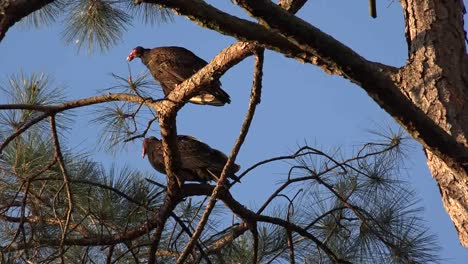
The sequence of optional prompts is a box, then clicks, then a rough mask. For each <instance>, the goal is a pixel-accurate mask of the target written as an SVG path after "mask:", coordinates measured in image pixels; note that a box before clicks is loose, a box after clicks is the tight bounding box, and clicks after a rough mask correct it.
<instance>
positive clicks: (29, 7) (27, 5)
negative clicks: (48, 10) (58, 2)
mask: <svg viewBox="0 0 468 264" xmlns="http://www.w3.org/2000/svg"><path fill="white" fill-rule="evenodd" d="M52 2H54V0H3V1H2V2H0V42H1V41H2V40H3V38H4V37H5V34H6V32H7V31H8V29H9V28H10V27H12V26H13V25H14V24H15V23H16V22H18V21H20V20H21V19H22V18H23V17H25V16H27V15H29V14H31V13H33V12H35V11H37V10H39V9H41V8H43V7H44V6H45V5H47V4H50V3H52Z"/></svg>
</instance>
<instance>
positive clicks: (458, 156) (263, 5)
mask: <svg viewBox="0 0 468 264" xmlns="http://www.w3.org/2000/svg"><path fill="white" fill-rule="evenodd" d="M234 2H236V3H237V4H238V5H240V6H241V7H243V8H244V9H245V10H247V12H248V13H249V14H251V15H252V16H254V17H255V18H257V19H258V20H259V21H261V22H262V23H264V24H266V25H267V26H268V27H270V28H272V29H275V30H278V31H279V32H280V33H281V34H282V35H283V36H285V37H287V38H288V40H290V41H291V42H292V43H294V44H296V45H297V46H298V47H300V48H301V49H302V50H304V51H306V52H309V53H311V54H313V55H315V56H317V57H319V58H321V59H322V60H323V61H324V62H326V63H327V64H329V65H334V66H333V68H336V69H338V70H339V71H340V72H341V73H342V75H343V76H344V77H345V78H347V79H349V80H351V81H352V82H354V83H356V84H358V85H359V86H361V87H362V88H363V89H364V90H365V91H366V92H367V93H368V94H369V95H370V96H371V97H372V98H373V99H374V100H375V101H376V102H377V103H378V104H379V105H380V106H381V107H382V108H384V109H385V111H386V112H387V113H389V114H390V115H392V117H393V118H394V119H395V120H396V121H397V122H399V123H400V124H401V125H402V126H404V127H405V129H406V130H407V131H408V132H409V133H410V134H411V135H412V136H413V137H414V138H415V139H417V140H418V141H419V142H420V143H421V144H423V146H424V147H426V148H428V149H430V150H431V151H432V152H434V153H436V154H437V155H438V156H439V157H441V158H442V159H443V160H444V161H445V162H446V163H447V164H449V165H450V166H451V167H452V168H455V170H457V171H459V172H462V173H464V174H466V173H468V148H466V147H465V146H463V145H462V144H460V143H458V142H457V141H456V140H455V139H454V137H452V136H450V135H449V134H448V133H447V132H445V131H444V130H443V129H442V128H441V127H440V126H438V125H437V124H436V123H434V121H432V120H431V119H430V118H429V117H428V116H427V115H426V114H425V113H424V112H423V111H422V110H421V109H419V108H418V107H416V106H415V105H414V104H413V103H412V102H411V101H410V100H409V99H408V98H407V97H406V96H405V95H404V94H403V93H402V92H401V91H400V89H399V87H398V86H397V85H398V84H397V82H396V81H394V80H392V78H393V77H394V76H393V75H395V74H397V73H396V72H395V69H391V70H390V71H385V69H383V68H382V67H381V66H380V65H379V64H377V63H374V62H370V61H367V60H365V59H364V58H362V57H361V56H360V55H359V54H357V53H356V52H354V51H353V50H352V49H350V48H349V47H347V46H345V45H344V44H342V43H340V42H339V41H337V40H335V39H334V38H332V37H331V36H329V35H327V34H325V33H324V32H322V31H320V30H319V29H317V28H316V27H314V26H312V25H311V24H309V23H307V22H306V21H304V20H302V19H300V18H298V17H296V16H294V15H291V14H289V13H288V12H285V11H284V10H282V9H281V8H278V7H277V6H276V5H275V4H273V3H271V2H270V1H267V0H255V1H252V0H234Z"/></svg>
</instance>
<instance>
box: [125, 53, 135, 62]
mask: <svg viewBox="0 0 468 264" xmlns="http://www.w3.org/2000/svg"><path fill="white" fill-rule="evenodd" d="M135 53H136V51H135V50H132V52H130V54H128V56H127V61H132V60H133V59H134V58H135V55H136V54H135Z"/></svg>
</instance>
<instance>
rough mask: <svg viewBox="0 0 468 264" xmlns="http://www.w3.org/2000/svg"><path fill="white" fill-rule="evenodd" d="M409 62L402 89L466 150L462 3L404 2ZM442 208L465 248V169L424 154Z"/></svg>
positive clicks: (467, 89)
mask: <svg viewBox="0 0 468 264" xmlns="http://www.w3.org/2000/svg"><path fill="white" fill-rule="evenodd" d="M401 3H402V6H403V11H404V15H405V21H406V26H405V33H406V39H407V42H408V53H409V58H408V63H407V65H406V66H405V67H404V68H402V69H401V70H400V73H399V77H400V78H401V80H400V81H401V83H400V88H401V89H402V90H403V92H404V93H405V94H406V96H407V97H408V98H410V100H411V101H412V102H413V103H414V104H415V105H416V106H418V107H419V108H420V109H421V110H422V111H424V113H426V114H427V115H428V116H429V117H430V118H431V119H432V120H433V121H434V122H435V123H436V124H438V125H439V126H440V127H441V128H442V129H443V130H444V131H446V132H447V133H448V134H450V135H451V136H452V137H453V138H455V139H456V140H457V142H458V143H460V144H463V145H464V146H465V147H468V143H467V136H468V56H467V54H466V50H465V34H466V33H465V32H464V30H463V14H464V6H463V2H462V1H461V0H452V1H440V0H425V1H421V0H402V1H401ZM425 152H426V156H427V163H428V165H429V169H430V171H431V173H432V175H433V177H434V178H435V179H436V180H437V183H438V185H439V189H440V193H441V195H442V201H443V203H444V206H445V209H446V210H447V212H448V213H449V215H450V217H451V218H452V221H453V223H454V224H455V227H456V229H457V230H458V234H459V239H460V241H461V243H462V244H463V245H464V246H465V247H468V175H467V167H468V164H462V168H461V169H460V168H454V167H453V166H451V165H450V164H447V163H445V162H444V161H443V157H440V155H439V156H436V155H435V154H433V153H432V152H431V151H429V150H427V149H426V150H425Z"/></svg>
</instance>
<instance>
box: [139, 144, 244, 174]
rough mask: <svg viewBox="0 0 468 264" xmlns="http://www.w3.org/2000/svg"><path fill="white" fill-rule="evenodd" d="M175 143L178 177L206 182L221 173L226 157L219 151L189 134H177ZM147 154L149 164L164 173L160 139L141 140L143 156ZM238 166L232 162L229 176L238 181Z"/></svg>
mask: <svg viewBox="0 0 468 264" xmlns="http://www.w3.org/2000/svg"><path fill="white" fill-rule="evenodd" d="M177 145H178V148H179V152H180V161H181V162H180V174H179V175H178V176H180V177H179V178H180V179H183V180H185V181H198V182H207V181H211V180H215V181H216V180H217V179H218V178H219V176H220V175H221V172H222V170H223V168H224V165H225V164H226V162H227V159H228V158H227V157H226V155H224V153H222V152H221V151H219V150H217V149H213V148H211V147H210V146H208V145H207V144H205V143H203V142H201V141H199V140H198V139H196V138H194V137H191V136H184V135H178V136H177ZM146 154H148V160H149V162H150V163H151V166H153V168H155V169H156V170H157V171H159V172H161V173H164V174H166V168H165V167H164V157H163V154H162V144H161V140H159V139H157V138H155V137H149V138H145V139H144V140H143V155H142V156H143V158H144V157H145V155H146ZM239 169H240V166H239V165H237V164H234V166H233V168H232V170H231V172H229V174H228V176H229V178H231V179H233V180H235V181H239V180H238V178H237V177H236V176H235V175H234V173H236V172H237V171H238V170H239Z"/></svg>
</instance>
